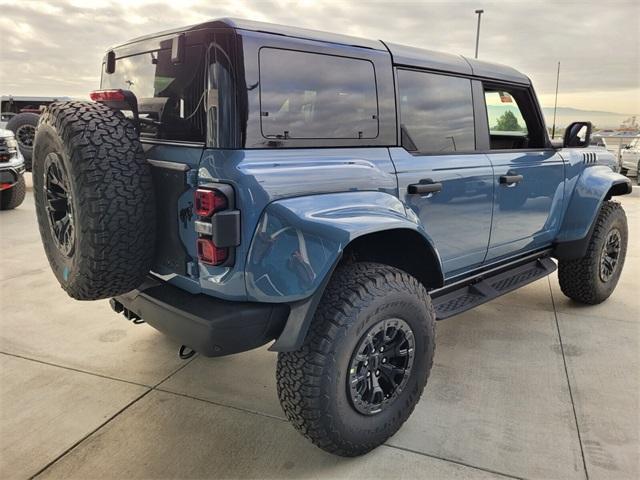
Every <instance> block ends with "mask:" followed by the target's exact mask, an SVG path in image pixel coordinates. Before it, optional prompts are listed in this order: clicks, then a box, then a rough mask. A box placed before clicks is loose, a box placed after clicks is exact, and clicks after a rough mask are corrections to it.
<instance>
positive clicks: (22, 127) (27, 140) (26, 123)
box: [7, 112, 40, 172]
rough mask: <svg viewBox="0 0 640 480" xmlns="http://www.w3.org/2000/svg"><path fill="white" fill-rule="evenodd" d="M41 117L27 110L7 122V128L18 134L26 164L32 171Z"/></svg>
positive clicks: (17, 137) (19, 144)
mask: <svg viewBox="0 0 640 480" xmlns="http://www.w3.org/2000/svg"><path fill="white" fill-rule="evenodd" d="M39 118H40V116H39V115H37V114H35V113H29V112H25V113H19V114H17V115H15V116H14V117H12V118H11V120H9V121H8V122H7V129H8V130H11V131H12V132H13V133H14V135H15V136H16V141H17V142H18V148H19V149H20V153H22V156H23V157H24V166H25V168H26V169H27V171H29V172H30V171H31V163H32V157H33V142H34V139H35V137H36V127H37V126H38V119H39Z"/></svg>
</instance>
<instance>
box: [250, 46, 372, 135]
mask: <svg viewBox="0 0 640 480" xmlns="http://www.w3.org/2000/svg"><path fill="white" fill-rule="evenodd" d="M260 117H261V121H262V122H261V123H262V134H263V136H264V137H266V138H277V139H287V138H316V139H319V138H336V139H337V138H376V137H377V136H378V99H377V94H376V81H375V72H374V68H373V64H372V63H371V62H369V61H367V60H359V59H354V58H346V57H338V56H334V55H323V54H317V53H305V52H298V51H292V50H280V49H275V48H263V49H262V50H261V51H260Z"/></svg>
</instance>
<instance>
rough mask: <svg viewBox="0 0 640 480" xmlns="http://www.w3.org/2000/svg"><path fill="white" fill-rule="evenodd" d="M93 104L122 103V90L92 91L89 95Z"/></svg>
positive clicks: (123, 97) (123, 98)
mask: <svg viewBox="0 0 640 480" xmlns="http://www.w3.org/2000/svg"><path fill="white" fill-rule="evenodd" d="M89 98H91V100H93V101H94V102H124V100H125V96H124V92H123V91H122V90H94V91H93V92H91V93H90V94H89Z"/></svg>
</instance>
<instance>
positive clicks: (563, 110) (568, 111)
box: [542, 107, 640, 130]
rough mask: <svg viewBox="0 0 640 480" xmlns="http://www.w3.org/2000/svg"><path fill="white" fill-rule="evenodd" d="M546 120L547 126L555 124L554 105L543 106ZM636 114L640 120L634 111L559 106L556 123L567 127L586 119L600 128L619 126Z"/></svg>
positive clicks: (639, 117)
mask: <svg viewBox="0 0 640 480" xmlns="http://www.w3.org/2000/svg"><path fill="white" fill-rule="evenodd" d="M542 112H543V113H544V117H545V121H546V122H547V126H548V127H551V125H552V124H553V107H543V108H542ZM632 116H636V117H637V121H638V122H640V115H638V114H633V113H626V114H625V113H614V112H601V111H598V110H580V109H578V108H570V107H558V112H557V114H556V125H558V126H559V127H566V126H567V125H569V124H570V123H571V122H575V121H578V120H585V121H589V122H591V123H593V124H594V125H595V127H596V128H597V129H599V130H601V129H605V128H618V127H620V125H621V124H622V122H624V121H625V120H627V119H628V118H629V117H632Z"/></svg>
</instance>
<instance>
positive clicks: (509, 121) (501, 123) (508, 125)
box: [492, 110, 522, 132]
mask: <svg viewBox="0 0 640 480" xmlns="http://www.w3.org/2000/svg"><path fill="white" fill-rule="evenodd" d="M492 130H496V131H499V132H519V131H521V130H522V127H521V126H520V124H519V123H518V119H517V118H516V116H515V115H514V114H513V112H512V111H511V110H507V111H506V112H504V113H503V114H502V115H501V116H500V118H498V123H497V124H496V126H495V127H493V128H492Z"/></svg>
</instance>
